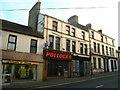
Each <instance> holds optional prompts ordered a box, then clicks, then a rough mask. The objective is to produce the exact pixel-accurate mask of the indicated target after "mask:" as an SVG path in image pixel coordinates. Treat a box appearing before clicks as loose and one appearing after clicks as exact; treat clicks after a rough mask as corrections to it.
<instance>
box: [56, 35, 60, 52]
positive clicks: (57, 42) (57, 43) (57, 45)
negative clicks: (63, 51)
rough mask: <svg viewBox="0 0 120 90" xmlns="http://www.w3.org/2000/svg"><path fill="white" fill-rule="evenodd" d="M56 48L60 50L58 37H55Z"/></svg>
mask: <svg viewBox="0 0 120 90" xmlns="http://www.w3.org/2000/svg"><path fill="white" fill-rule="evenodd" d="M56 49H57V50H60V38H59V37H56Z"/></svg>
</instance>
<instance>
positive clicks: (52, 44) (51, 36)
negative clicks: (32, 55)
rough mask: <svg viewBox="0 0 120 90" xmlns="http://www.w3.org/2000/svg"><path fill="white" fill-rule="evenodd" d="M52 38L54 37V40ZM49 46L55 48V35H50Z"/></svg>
mask: <svg viewBox="0 0 120 90" xmlns="http://www.w3.org/2000/svg"><path fill="white" fill-rule="evenodd" d="M50 38H52V42H51V40H50ZM49 48H51V49H54V36H53V35H49Z"/></svg>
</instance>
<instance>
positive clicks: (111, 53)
mask: <svg viewBox="0 0 120 90" xmlns="http://www.w3.org/2000/svg"><path fill="white" fill-rule="evenodd" d="M109 51H110V55H112V52H111V51H112V50H111V47H109Z"/></svg>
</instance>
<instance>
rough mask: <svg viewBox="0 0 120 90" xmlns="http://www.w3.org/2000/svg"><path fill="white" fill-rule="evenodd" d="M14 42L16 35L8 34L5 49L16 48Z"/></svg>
mask: <svg viewBox="0 0 120 90" xmlns="http://www.w3.org/2000/svg"><path fill="white" fill-rule="evenodd" d="M16 42H17V36H15V35H9V38H8V46H7V49H8V50H14V51H15V50H16Z"/></svg>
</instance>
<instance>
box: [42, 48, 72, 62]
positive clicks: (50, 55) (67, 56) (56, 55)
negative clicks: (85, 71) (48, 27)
mask: <svg viewBox="0 0 120 90" xmlns="http://www.w3.org/2000/svg"><path fill="white" fill-rule="evenodd" d="M43 58H44V59H53V60H72V55H71V53H70V52H62V51H58V50H51V49H44V50H43Z"/></svg>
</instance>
